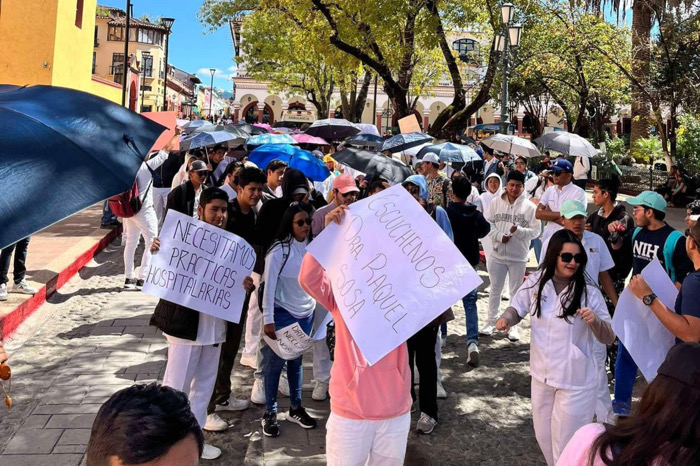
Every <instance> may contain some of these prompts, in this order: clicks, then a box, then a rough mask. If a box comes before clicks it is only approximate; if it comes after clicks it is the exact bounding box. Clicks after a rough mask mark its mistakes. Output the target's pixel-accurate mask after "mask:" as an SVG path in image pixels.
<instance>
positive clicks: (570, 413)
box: [530, 378, 596, 466]
mask: <svg viewBox="0 0 700 466" xmlns="http://www.w3.org/2000/svg"><path fill="white" fill-rule="evenodd" d="M530 397H531V399H532V422H533V423H534V425H535V437H536V438H537V443H538V444H539V446H540V450H542V454H543V455H544V458H545V460H546V461H547V465H548V466H554V465H555V464H556V462H557V460H558V459H559V455H560V454H561V452H562V451H563V450H564V447H565V446H566V444H567V443H569V440H571V437H573V436H574V434H575V433H576V431H577V430H578V429H579V428H581V427H583V426H585V425H586V424H590V422H591V420H592V417H593V408H594V406H595V399H596V389H595V388H591V389H587V390H563V389H559V388H554V387H551V386H549V385H546V384H544V383H542V382H540V381H538V380H535V379H534V378H533V379H532V384H531V392H530Z"/></svg>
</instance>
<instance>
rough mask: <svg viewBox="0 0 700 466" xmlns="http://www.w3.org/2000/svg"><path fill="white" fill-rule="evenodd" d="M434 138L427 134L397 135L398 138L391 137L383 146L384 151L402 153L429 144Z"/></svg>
mask: <svg viewBox="0 0 700 466" xmlns="http://www.w3.org/2000/svg"><path fill="white" fill-rule="evenodd" d="M433 139H434V138H433V137H432V136H431V135H429V134H425V133H406V134H397V135H396V136H393V137H390V138H389V139H387V140H386V141H384V144H383V145H382V151H385V150H389V151H391V152H401V151H403V150H406V149H410V148H411V147H416V146H420V145H421V144H425V143H427V142H432V141H433Z"/></svg>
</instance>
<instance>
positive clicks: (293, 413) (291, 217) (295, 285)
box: [262, 203, 316, 437]
mask: <svg viewBox="0 0 700 466" xmlns="http://www.w3.org/2000/svg"><path fill="white" fill-rule="evenodd" d="M308 210H309V209H308V208H305V206H304V205H302V204H301V203H296V204H292V205H291V206H289V208H288V209H287V211H286V212H285V213H284V216H283V217H282V221H281V223H280V227H279V230H278V231H277V235H276V236H275V242H274V243H273V244H272V246H271V247H270V249H269V251H268V253H267V255H266V256H265V272H264V273H263V278H262V280H263V282H264V283H265V286H264V295H263V302H262V310H263V323H264V332H265V335H267V337H268V338H270V339H272V340H276V339H277V336H276V334H275V331H276V330H280V329H283V328H285V327H287V326H289V325H292V324H295V323H296V324H299V326H300V327H301V329H302V330H303V331H304V333H306V334H307V335H309V334H311V330H312V328H313V322H314V308H315V307H316V301H314V299H313V298H312V297H311V296H309V295H308V294H307V293H306V291H304V290H303V289H302V288H301V287H300V286H299V270H300V268H301V261H302V259H303V257H304V254H305V253H306V246H307V244H308V243H309V241H310V239H311V237H312V235H311V217H309V213H308ZM262 351H264V352H266V353H267V364H266V367H265V402H266V411H265V416H264V417H263V420H262V428H263V434H265V435H266V436H268V437H277V436H279V435H280V430H279V426H278V424H277V390H278V388H279V380H280V374H281V372H282V368H283V367H284V364H285V359H283V358H282V357H281V356H279V355H278V354H277V353H275V352H274V351H273V350H272V348H271V347H270V346H265V347H264V348H262ZM302 359H303V356H299V357H298V358H296V359H291V360H287V361H286V363H287V380H288V382H289V393H290V408H289V413H288V414H287V420H288V421H290V422H294V423H296V424H299V425H300V426H301V427H303V428H304V429H313V428H315V427H316V420H315V419H313V418H312V417H311V416H309V415H308V414H307V413H306V410H305V409H304V408H303V407H302V405H301V385H302V379H303V367H302Z"/></svg>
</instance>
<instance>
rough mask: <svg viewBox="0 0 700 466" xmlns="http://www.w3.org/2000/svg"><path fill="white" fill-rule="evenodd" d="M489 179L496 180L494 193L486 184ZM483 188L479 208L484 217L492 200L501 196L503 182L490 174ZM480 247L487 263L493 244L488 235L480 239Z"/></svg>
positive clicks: (495, 175)
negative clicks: (496, 186)
mask: <svg viewBox="0 0 700 466" xmlns="http://www.w3.org/2000/svg"><path fill="white" fill-rule="evenodd" d="M489 178H496V179H497V180H498V183H499V184H498V189H497V190H496V192H495V193H492V192H490V191H489V188H488V184H487V183H486V182H487V181H488V179H489ZM484 187H485V188H486V191H484V192H483V193H481V196H480V200H481V208H482V209H483V210H482V212H483V213H484V217H485V216H486V211H487V210H488V208H489V204H490V203H491V201H492V200H493V199H496V198H498V196H500V195H501V194H503V180H502V179H501V177H500V176H499V175H497V174H496V173H491V174H490V175H489V176H487V177H486V178H485V179H484ZM481 246H483V248H484V254H485V255H486V260H487V261H489V260H491V256H492V249H493V244H491V237H490V236H489V235H486V236H484V237H483V238H481Z"/></svg>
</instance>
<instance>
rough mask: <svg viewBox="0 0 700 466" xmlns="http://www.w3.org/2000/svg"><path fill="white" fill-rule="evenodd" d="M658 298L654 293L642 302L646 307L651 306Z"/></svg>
mask: <svg viewBox="0 0 700 466" xmlns="http://www.w3.org/2000/svg"><path fill="white" fill-rule="evenodd" d="M656 298H657V296H656V295H655V294H654V293H651V294H648V295H646V296H645V297H643V298H642V302H643V303H644V305H645V306H651V303H653V302H654V300H655V299H656Z"/></svg>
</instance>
